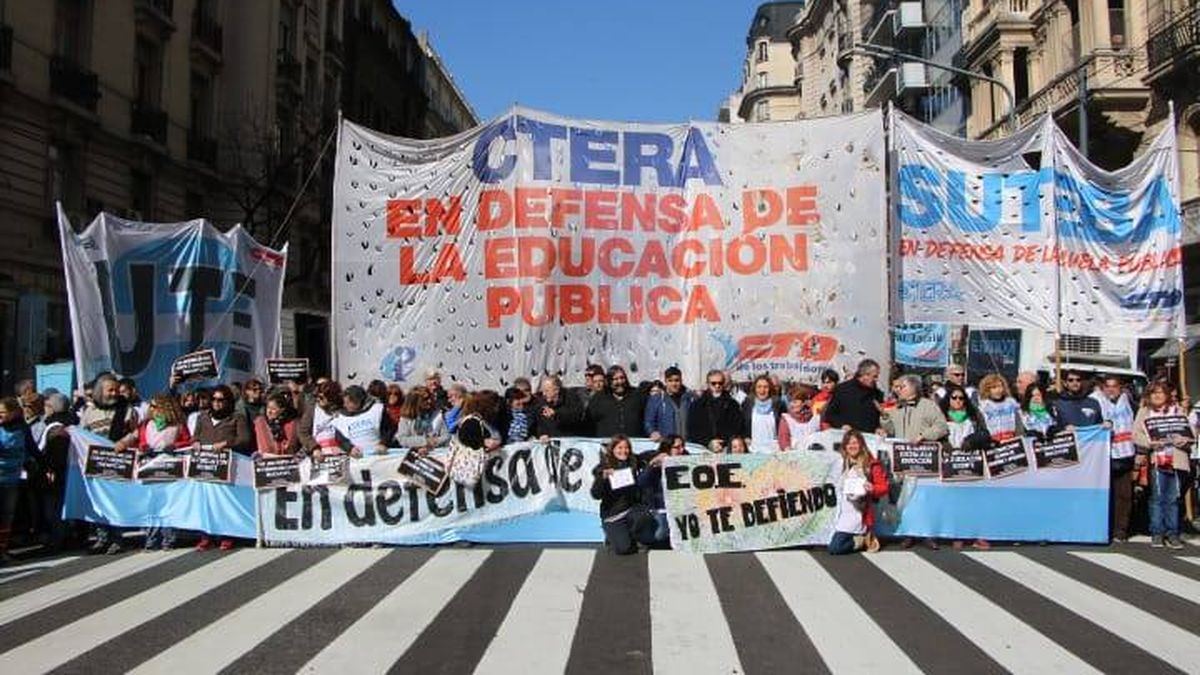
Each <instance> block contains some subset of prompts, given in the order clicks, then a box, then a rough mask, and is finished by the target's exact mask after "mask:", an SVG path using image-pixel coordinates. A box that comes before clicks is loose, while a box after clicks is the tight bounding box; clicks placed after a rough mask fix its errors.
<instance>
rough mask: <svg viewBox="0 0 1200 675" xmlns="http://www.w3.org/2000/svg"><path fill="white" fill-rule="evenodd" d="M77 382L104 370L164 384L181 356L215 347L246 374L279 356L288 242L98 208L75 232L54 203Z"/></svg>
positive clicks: (143, 385)
mask: <svg viewBox="0 0 1200 675" xmlns="http://www.w3.org/2000/svg"><path fill="white" fill-rule="evenodd" d="M58 224H59V233H60V235H61V237H62V245H63V266H64V268H65V269H66V276H67V294H68V296H69V298H70V304H71V330H72V332H73V337H74V341H75V367H76V369H77V371H78V373H79V381H80V382H88V381H90V380H92V379H93V378H95V377H96V376H97V375H99V374H100V373H102V372H105V371H115V372H118V373H120V374H122V375H125V376H128V377H132V378H133V379H134V380H135V381H136V382H137V385H138V389H140V390H141V391H143V392H157V391H164V390H166V388H167V374H168V373H170V372H171V368H172V364H173V363H174V362H175V360H176V359H177V358H179V357H180V356H183V355H185V354H189V353H192V352H195V351H197V350H199V349H201V348H205V349H212V350H213V351H214V352H215V356H216V361H217V363H218V365H219V370H220V373H221V375H222V377H224V378H226V379H227V380H229V381H239V380H244V379H246V378H248V377H250V376H251V375H254V374H255V373H256V372H258V370H259V368H260V367H261V364H262V363H263V361H264V359H266V358H267V357H268V356H274V355H276V351H277V349H278V344H279V308H280V303H281V300H282V293H283V277H284V266H285V264H286V260H287V247H286V246H285V247H284V249H283V250H281V251H276V250H273V249H270V248H267V247H265V246H262V245H260V244H258V243H257V242H255V241H254V239H253V238H251V236H250V235H249V234H247V233H246V232H245V230H243V229H242V228H241V227H240V226H238V227H234V228H233V229H231V230H229V231H227V232H220V231H218V230H217V229H216V228H215V227H214V226H213V225H212V223H210V222H208V221H206V220H190V221H187V222H182V223H142V222H135V221H131V220H124V219H121V218H117V217H116V216H113V215H110V214H107V213H101V214H100V215H98V216H96V219H95V220H93V221H92V223H91V224H90V225H88V226H87V227H86V228H84V229H83V231H81V232H79V233H76V232H75V230H74V229H73V228H72V226H71V223H70V222H68V221H67V217H66V215H65V214H64V213H63V211H62V209H61V208H59V211H58Z"/></svg>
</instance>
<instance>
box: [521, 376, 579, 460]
mask: <svg viewBox="0 0 1200 675" xmlns="http://www.w3.org/2000/svg"><path fill="white" fill-rule="evenodd" d="M539 389H540V390H541V391H540V392H539V393H538V395H537V397H536V398H534V399H533V403H532V404H530V406H529V411H530V415H531V416H532V426H531V427H530V429H529V437H530V438H539V439H541V440H542V442H543V443H544V442H546V441H548V440H550V438H551V437H558V436H570V435H572V434H574V433H576V432H577V431H578V425H579V419H580V417H581V416H582V415H583V409H582V408H581V407H580V406H579V401H578V399H576V398H575V396H574V394H572V393H571V392H569V391H564V390H563V386H562V380H561V379H559V377H558V376H557V375H547V376H546V377H544V378H542V386H541V387H539Z"/></svg>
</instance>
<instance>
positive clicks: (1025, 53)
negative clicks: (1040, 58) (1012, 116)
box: [1013, 47, 1029, 105]
mask: <svg viewBox="0 0 1200 675" xmlns="http://www.w3.org/2000/svg"><path fill="white" fill-rule="evenodd" d="M1013 98H1015V99H1016V104H1017V105H1021V103H1022V102H1024V101H1025V99H1027V98H1029V48H1028V47H1017V48H1016V49H1014V50H1013Z"/></svg>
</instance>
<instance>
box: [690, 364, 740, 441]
mask: <svg viewBox="0 0 1200 675" xmlns="http://www.w3.org/2000/svg"><path fill="white" fill-rule="evenodd" d="M705 381H706V382H707V383H708V389H706V390H705V392H704V393H703V394H702V395H701V396H700V398H698V399H696V402H695V403H693V404H692V406H691V408H690V409H689V410H688V413H687V432H688V433H687V440H688V442H689V443H696V444H699V445H703V446H705V447H707V448H708V449H709V450H712V451H713V452H725V451H726V450H727V449H728V448H729V440H730V439H731V438H733V437H734V436H744V435H746V434H745V431H744V430H743V429H742V426H743V425H742V408H741V406H739V405H738V404H737V401H734V400H733V397H732V396H730V395H729V392H728V391H727V385H728V380H726V379H725V373H723V372H721V371H720V370H710V371H708V376H707V377H706V378H705Z"/></svg>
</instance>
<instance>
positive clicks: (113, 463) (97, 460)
mask: <svg viewBox="0 0 1200 675" xmlns="http://www.w3.org/2000/svg"><path fill="white" fill-rule="evenodd" d="M136 465H137V453H135V452H117V451H116V450H113V449H112V448H110V447H107V446H104V445H89V446H88V451H87V459H86V460H85V461H84V464H83V475H85V476H87V477H88V478H104V479H107V480H133V471H134V467H135V466H136Z"/></svg>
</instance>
